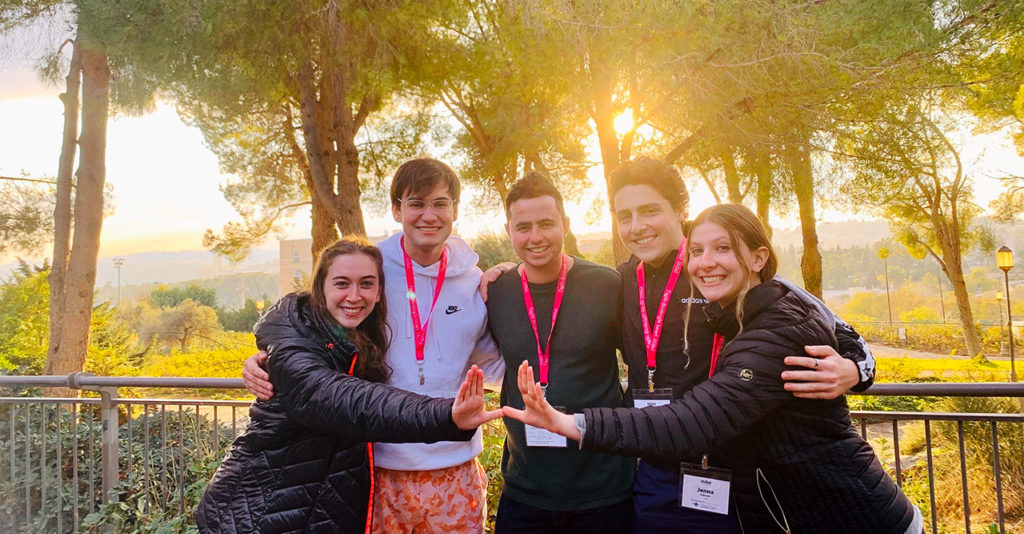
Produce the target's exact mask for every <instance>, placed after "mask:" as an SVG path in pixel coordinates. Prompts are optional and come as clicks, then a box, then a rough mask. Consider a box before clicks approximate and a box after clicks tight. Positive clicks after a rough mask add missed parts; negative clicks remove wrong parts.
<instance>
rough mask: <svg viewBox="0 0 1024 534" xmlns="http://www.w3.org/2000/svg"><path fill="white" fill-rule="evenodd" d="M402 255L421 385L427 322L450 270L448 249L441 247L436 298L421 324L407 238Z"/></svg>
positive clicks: (403, 239)
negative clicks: (407, 251) (406, 244)
mask: <svg viewBox="0 0 1024 534" xmlns="http://www.w3.org/2000/svg"><path fill="white" fill-rule="evenodd" d="M401 244H402V256H403V259H404V260H405V283H406V286H408V288H409V292H408V293H406V297H408V299H409V313H410V314H411V315H412V331H413V338H414V341H415V343H416V365H417V366H419V369H420V385H421V386H422V385H423V383H424V379H423V347H424V346H425V345H426V344H427V324H428V323H430V316H431V315H432V314H433V313H434V305H435V304H437V296H438V295H440V294H441V286H443V285H444V275H445V272H446V271H447V270H448V249H446V248H445V249H441V265H440V266H439V267H438V269H437V286H436V287H434V300H432V301H430V311H428V312H427V319H426V321H424V322H423V325H422V326H420V310H419V306H417V305H416V280H415V277H414V276H415V275H414V274H413V272H412V258H410V257H409V254H408V253H406V252H405V238H404V237H403V238H402V241H401Z"/></svg>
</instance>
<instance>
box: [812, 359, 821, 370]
mask: <svg viewBox="0 0 1024 534" xmlns="http://www.w3.org/2000/svg"><path fill="white" fill-rule="evenodd" d="M820 361H821V360H818V359H817V358H815V359H814V368H815V369H817V368H818V363H819V362H820Z"/></svg>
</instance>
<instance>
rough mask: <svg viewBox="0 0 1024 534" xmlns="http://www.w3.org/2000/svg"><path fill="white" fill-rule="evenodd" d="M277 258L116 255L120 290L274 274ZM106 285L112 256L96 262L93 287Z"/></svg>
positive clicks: (1, 272)
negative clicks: (236, 260) (238, 259)
mask: <svg viewBox="0 0 1024 534" xmlns="http://www.w3.org/2000/svg"><path fill="white" fill-rule="evenodd" d="M277 255H278V254H277V250H262V249H257V250H254V251H253V252H252V255H251V256H250V258H249V259H247V260H246V261H243V262H241V263H239V264H237V265H232V264H231V262H229V261H227V260H225V259H224V258H222V257H219V256H217V255H215V254H214V253H212V252H209V251H205V250H182V251H177V252H142V253H139V254H126V255H124V256H120V257H121V258H122V259H124V264H123V265H122V266H121V287H122V288H123V287H125V286H128V285H138V284H147V283H151V282H161V283H165V284H171V283H174V282H183V281H185V280H197V279H203V278H213V277H217V276H225V275H230V274H237V273H246V272H258V273H271V274H274V275H276V274H277V272H278V261H277ZM33 263H39V262H33ZM15 266H16V264H14V263H11V264H5V265H0V277H4V278H6V276H7V275H8V273H10V272H11V270H13V269H14V267H15ZM106 284H111V285H114V286H115V287H116V286H117V269H116V268H115V267H114V258H113V257H106V258H100V259H99V260H98V261H97V262H96V287H103V286H104V285H106Z"/></svg>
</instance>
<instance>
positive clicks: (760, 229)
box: [683, 204, 779, 358]
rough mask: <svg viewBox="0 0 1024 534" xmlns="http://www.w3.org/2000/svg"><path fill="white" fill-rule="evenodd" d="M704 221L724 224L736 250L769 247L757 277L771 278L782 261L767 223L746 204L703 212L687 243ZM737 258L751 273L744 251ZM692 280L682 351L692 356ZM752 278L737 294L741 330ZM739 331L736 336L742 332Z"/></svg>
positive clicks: (698, 217) (689, 230) (748, 279)
mask: <svg viewBox="0 0 1024 534" xmlns="http://www.w3.org/2000/svg"><path fill="white" fill-rule="evenodd" d="M704 223H712V224H717V225H718V226H721V227H722V228H723V229H725V231H726V233H728V234H729V241H730V243H731V244H732V249H733V250H734V251H738V250H741V248H740V244H743V245H744V246H745V247H746V248H747V250H748V251H749V252H753V251H755V250H757V249H759V248H761V247H765V248H766V249H768V259H767V260H765V264H764V266H763V267H762V268H761V270H760V271H759V272H758V278H759V279H760V281H761V282H765V281H768V280H771V279H772V278H774V277H775V272H776V271H777V270H778V267H779V261H778V258H777V257H776V256H775V250H774V249H773V248H772V243H771V240H770V239H769V238H768V234H767V232H765V230H764V225H762V224H761V220H760V219H758V218H757V215H754V213H753V212H752V211H750V210H749V209H748V208H747V207H746V206H743V205H741V204H716V205H714V206H711V207H710V208H707V209H705V210H704V211H702V212H700V214H699V215H697V217H695V218H694V219H693V222H692V223H690V227H689V228H688V231H687V232H686V242H687V243H689V242H690V237H691V236H692V235H693V230H694V229H695V228H697V227H698V226H700V225H702V224H704ZM687 261H689V252H687ZM736 261H737V263H739V265H740V267H741V268H742V269H743V270H744V271H747V272H749V271H750V264H749V263H747V258H746V255H745V254H736ZM687 280H689V282H690V298H689V299H688V300H687V303H686V313H685V314H684V316H683V352H684V353H685V354H686V356H687V358H689V356H690V354H689V352H690V310H691V308H692V307H693V294H694V290H695V288H694V285H693V280H692V279H690V278H689V277H687ZM750 288H751V284H750V277H749V276H748V277H747V285H746V287H744V288H742V289H740V291H739V293H737V294H736V310H735V314H736V323H737V324H739V327H740V329H739V332H743V303H744V301H745V300H746V298H747V293H748V292H749V291H750ZM739 332H738V333H737V335H739Z"/></svg>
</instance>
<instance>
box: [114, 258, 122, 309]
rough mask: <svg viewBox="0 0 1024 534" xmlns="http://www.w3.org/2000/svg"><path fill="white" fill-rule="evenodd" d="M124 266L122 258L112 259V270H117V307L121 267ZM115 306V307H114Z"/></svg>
mask: <svg viewBox="0 0 1024 534" xmlns="http://www.w3.org/2000/svg"><path fill="white" fill-rule="evenodd" d="M122 265H124V258H114V268H115V269H117V305H116V306H120V305H121V266H122ZM116 306H115V307H116Z"/></svg>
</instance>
